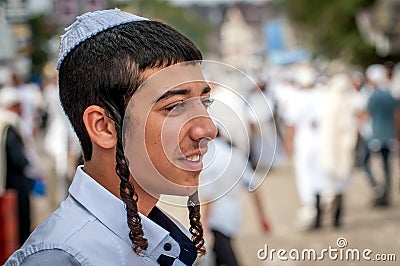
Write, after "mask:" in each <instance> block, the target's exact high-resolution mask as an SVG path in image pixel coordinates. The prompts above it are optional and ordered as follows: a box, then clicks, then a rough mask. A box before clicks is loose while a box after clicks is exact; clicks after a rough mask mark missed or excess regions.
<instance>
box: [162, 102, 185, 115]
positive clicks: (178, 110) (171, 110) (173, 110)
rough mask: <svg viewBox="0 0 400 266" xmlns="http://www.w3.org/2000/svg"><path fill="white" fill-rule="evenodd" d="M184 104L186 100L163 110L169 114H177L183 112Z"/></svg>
mask: <svg viewBox="0 0 400 266" xmlns="http://www.w3.org/2000/svg"><path fill="white" fill-rule="evenodd" d="M185 104H186V102H184V101H182V102H178V103H175V104H172V105H169V106H167V107H165V108H164V110H165V111H166V112H167V113H169V114H170V115H178V114H180V113H182V112H183V110H184V106H185Z"/></svg>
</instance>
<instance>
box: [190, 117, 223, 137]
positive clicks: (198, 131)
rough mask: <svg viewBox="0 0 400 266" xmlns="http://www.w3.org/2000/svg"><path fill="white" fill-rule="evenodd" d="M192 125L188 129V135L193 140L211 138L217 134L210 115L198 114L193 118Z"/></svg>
mask: <svg viewBox="0 0 400 266" xmlns="http://www.w3.org/2000/svg"><path fill="white" fill-rule="evenodd" d="M192 122H193V125H192V127H191V129H190V137H191V138H192V139H193V140H195V141H201V140H204V139H208V140H213V139H215V137H216V136H217V128H216V127H215V125H214V123H213V122H212V120H211V118H210V116H209V115H208V114H207V115H205V116H199V117H196V118H193V121H192Z"/></svg>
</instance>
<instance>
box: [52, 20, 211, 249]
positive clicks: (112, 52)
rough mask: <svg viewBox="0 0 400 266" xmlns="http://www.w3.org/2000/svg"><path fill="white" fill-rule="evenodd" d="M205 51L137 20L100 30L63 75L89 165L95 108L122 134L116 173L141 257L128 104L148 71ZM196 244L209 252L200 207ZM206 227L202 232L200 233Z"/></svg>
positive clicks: (192, 214)
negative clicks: (127, 146) (127, 145)
mask: <svg viewBox="0 0 400 266" xmlns="http://www.w3.org/2000/svg"><path fill="white" fill-rule="evenodd" d="M201 59H202V55H201V52H200V51H199V50H198V49H197V48H196V46H195V45H194V44H193V43H192V42H191V41H190V40H189V39H188V38H187V37H185V36H184V35H182V34H181V33H179V32H178V31H176V30H175V29H173V28H172V27H170V26H168V25H166V24H163V23H161V22H157V21H139V22H131V23H126V24H123V25H119V26H117V27H114V28H111V29H108V30H106V31H103V32H100V33H99V34H97V35H95V36H93V37H91V38H90V39H88V40H86V41H84V42H82V43H80V44H79V45H78V46H77V47H75V48H74V49H73V50H72V51H71V52H70V53H69V54H68V55H67V57H66V58H65V59H64V61H63V62H62V64H61V66H60V71H59V87H60V101H61V104H62V106H63V109H64V111H65V113H66V115H67V116H68V118H69V120H70V122H71V124H72V126H73V128H74V130H75V132H76V134H77V136H78V138H79V141H80V143H81V147H82V152H83V157H84V159H85V161H89V160H91V157H92V144H91V140H90V138H89V135H88V133H87V131H86V127H85V125H84V123H83V119H82V117H83V113H84V111H85V109H86V108H87V107H88V106H90V105H97V106H100V107H102V108H104V109H105V110H106V112H107V115H108V116H109V117H110V118H111V119H113V120H114V122H115V128H116V132H117V138H118V140H117V148H116V173H117V174H118V176H119V178H120V181H121V183H120V195H121V198H122V200H123V202H124V203H125V204H126V211H127V223H128V226H129V228H130V233H129V238H130V239H131V241H132V243H133V249H134V251H135V252H136V253H140V252H141V251H142V250H145V249H146V248H147V245H148V243H147V239H145V238H144V236H143V229H142V224H141V219H140V216H139V215H138V209H137V201H138V196H137V194H136V192H135V188H134V187H133V185H132V184H131V183H130V182H129V175H130V173H129V168H128V163H127V161H126V159H125V155H124V151H123V145H122V124H123V118H124V115H125V109H126V107H127V104H128V102H129V100H130V98H131V97H132V95H133V94H134V93H135V91H136V90H137V89H138V87H139V86H140V85H141V84H142V83H143V82H144V77H143V75H142V73H143V71H144V70H147V69H149V68H155V67H166V66H170V65H173V64H176V63H180V62H185V61H194V60H201ZM188 208H189V219H190V225H191V227H190V229H189V231H190V232H192V241H193V243H194V244H195V245H196V248H197V250H198V252H199V253H200V254H203V253H204V248H203V244H204V240H203V230H202V226H201V222H200V219H199V217H200V207H199V206H197V207H195V208H193V206H188ZM199 228H200V229H199Z"/></svg>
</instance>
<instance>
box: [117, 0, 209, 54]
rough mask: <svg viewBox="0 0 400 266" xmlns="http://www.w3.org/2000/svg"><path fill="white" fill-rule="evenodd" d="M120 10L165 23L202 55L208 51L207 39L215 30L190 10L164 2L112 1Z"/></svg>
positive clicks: (163, 0) (161, 0) (148, 0)
mask: <svg viewBox="0 0 400 266" xmlns="http://www.w3.org/2000/svg"><path fill="white" fill-rule="evenodd" d="M114 2H115V4H117V5H118V4H119V5H120V6H121V8H124V7H125V8H131V9H132V10H130V11H132V12H133V13H137V14H139V15H141V16H144V17H148V18H151V19H156V20H160V21H162V22H165V23H167V24H169V25H171V26H173V27H175V28H176V29H178V30H179V31H181V32H182V33H184V34H185V35H186V36H188V37H189V39H191V40H192V41H193V42H194V43H195V44H196V45H197V46H198V47H199V49H200V50H201V51H202V52H203V53H207V51H209V50H210V47H209V38H210V36H211V34H213V33H214V31H215V29H214V27H213V25H212V24H211V23H209V22H208V21H206V20H204V19H201V18H199V17H198V15H197V14H196V13H195V12H193V10H191V9H190V8H185V7H181V6H175V5H173V4H171V3H170V2H168V1H165V0H129V1H124V4H122V5H121V4H120V2H121V1H114Z"/></svg>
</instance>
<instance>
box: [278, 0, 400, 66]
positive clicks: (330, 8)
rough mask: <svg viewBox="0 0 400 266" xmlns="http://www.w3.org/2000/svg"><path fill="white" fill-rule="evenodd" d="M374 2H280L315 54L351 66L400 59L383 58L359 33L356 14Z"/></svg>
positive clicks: (280, 0)
mask: <svg viewBox="0 0 400 266" xmlns="http://www.w3.org/2000/svg"><path fill="white" fill-rule="evenodd" d="M374 2H375V0H350V1H349V0H335V1H321V0H278V1H276V3H277V5H278V7H279V8H282V11H283V12H285V13H286V14H287V15H288V17H289V19H290V20H291V21H292V24H293V26H294V28H295V30H296V32H297V33H298V34H299V37H300V38H301V39H302V40H303V41H304V43H305V44H306V45H307V46H309V47H310V48H311V52H312V53H314V54H315V55H323V56H325V57H327V58H329V59H336V58H340V59H342V60H345V61H346V62H348V63H352V64H357V65H361V66H367V65H369V64H371V63H375V62H379V61H384V60H392V61H398V60H399V58H400V57H399V56H393V55H392V56H388V57H385V58H380V57H379V56H378V55H377V54H376V51H375V49H374V47H372V46H370V45H368V44H366V43H365V42H364V41H363V40H362V39H361V36H360V34H359V32H358V29H357V26H356V21H355V16H356V14H357V12H358V11H359V10H360V9H362V8H365V7H369V6H371V5H372V4H374Z"/></svg>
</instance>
